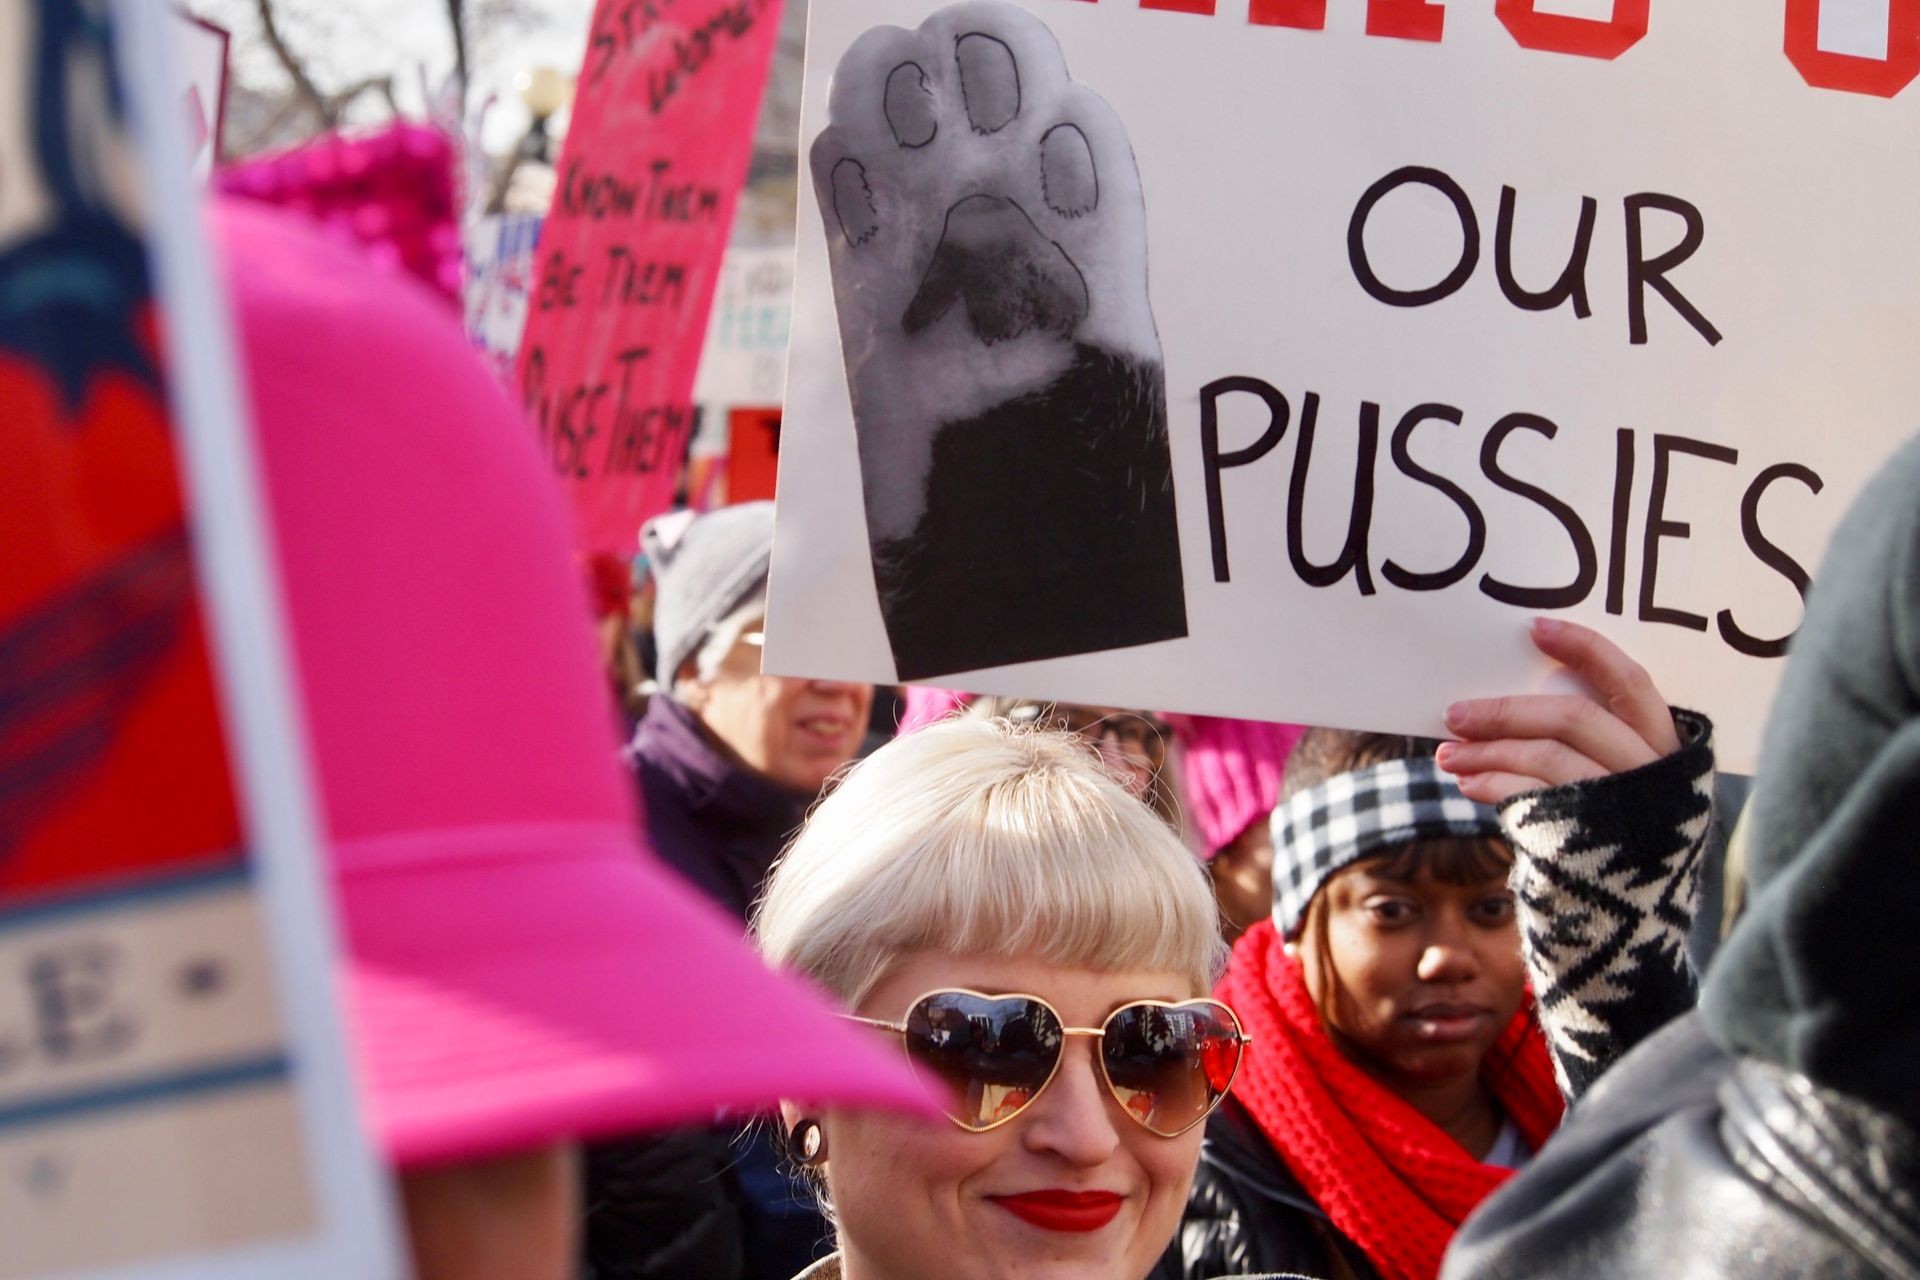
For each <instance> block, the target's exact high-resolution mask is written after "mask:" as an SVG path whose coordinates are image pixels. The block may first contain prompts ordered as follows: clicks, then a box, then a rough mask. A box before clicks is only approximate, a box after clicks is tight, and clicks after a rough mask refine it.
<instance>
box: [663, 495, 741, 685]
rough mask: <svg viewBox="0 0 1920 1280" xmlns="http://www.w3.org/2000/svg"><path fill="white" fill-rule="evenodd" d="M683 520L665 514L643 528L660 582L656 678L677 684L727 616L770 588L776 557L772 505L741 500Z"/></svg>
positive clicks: (667, 683)
mask: <svg viewBox="0 0 1920 1280" xmlns="http://www.w3.org/2000/svg"><path fill="white" fill-rule="evenodd" d="M683 521H684V517H681V518H680V520H678V521H676V520H675V518H674V517H673V516H660V517H657V518H655V519H653V520H649V521H647V523H646V527H644V528H643V529H641V530H640V546H641V549H642V550H644V551H645V552H646V553H647V561H648V564H649V565H650V566H651V568H652V571H653V577H654V581H655V583H656V588H655V596H654V602H653V639H654V646H655V648H656V650H657V652H658V654H659V657H658V658H657V659H656V662H655V666H654V679H655V680H657V681H659V683H660V684H661V686H662V687H664V688H671V687H672V685H673V680H674V677H675V676H676V675H677V674H678V673H679V671H680V665H681V664H682V663H684V662H685V661H686V660H687V659H688V658H690V657H692V656H693V655H694V654H695V653H696V652H698V651H699V648H700V645H701V644H702V642H704V641H705V640H706V638H707V635H708V633H709V632H711V631H712V630H713V628H714V625H715V624H716V623H718V622H719V621H720V620H721V619H722V618H725V617H726V616H727V615H728V614H729V613H731V612H733V611H734V610H735V609H737V608H739V607H740V606H741V605H742V604H743V603H745V602H746V601H747V600H748V599H749V598H750V597H752V596H753V595H754V594H755V593H757V592H758V591H760V589H761V588H762V587H764V586H765V585H766V581H767V563H768V561H769V560H771V559H772V557H773V504H772V503H771V502H765V501H761V502H743V503H741V504H740V505H738V506H734V507H721V508H720V509H719V510H717V511H709V512H707V513H705V514H704V515H699V516H696V517H694V519H693V521H692V522H691V523H686V524H685V525H684V528H682V529H681V532H680V536H679V537H678V538H673V537H671V531H672V530H673V529H674V528H676V527H678V526H679V525H680V524H681V523H682V522H683Z"/></svg>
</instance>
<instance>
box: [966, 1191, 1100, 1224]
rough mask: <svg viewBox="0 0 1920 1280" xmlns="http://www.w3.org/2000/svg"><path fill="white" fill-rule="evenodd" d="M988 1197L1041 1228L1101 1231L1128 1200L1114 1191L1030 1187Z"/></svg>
mask: <svg viewBox="0 0 1920 1280" xmlns="http://www.w3.org/2000/svg"><path fill="white" fill-rule="evenodd" d="M987 1198H988V1199H990V1200H992V1201H993V1202H994V1203H995V1204H997V1205H999V1206H1000V1207H1001V1208H1002V1209H1005V1210H1006V1211H1007V1212H1008V1213H1010V1214H1012V1215H1013V1216H1014V1217H1016V1218H1018V1219H1020V1221H1022V1222H1024V1223H1026V1224H1028V1225H1029V1226H1034V1227H1039V1228H1040V1229H1041V1230H1042V1231H1098V1230H1099V1229H1100V1228H1102V1227H1104V1226H1106V1225H1107V1224H1108V1223H1109V1222H1112V1221H1113V1220H1114V1218H1116V1217H1117V1216H1119V1213H1120V1205H1121V1204H1122V1203H1123V1202H1124V1201H1125V1200H1126V1197H1125V1196H1121V1195H1115V1194H1114V1193H1113V1192H1111V1191H1029V1192H1027V1193H1026V1194H1024V1195H1017V1196H989V1197H987Z"/></svg>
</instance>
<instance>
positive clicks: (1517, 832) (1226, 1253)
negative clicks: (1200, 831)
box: [1156, 619, 1713, 1280]
mask: <svg viewBox="0 0 1920 1280" xmlns="http://www.w3.org/2000/svg"><path fill="white" fill-rule="evenodd" d="M1533 640H1534V643H1535V645H1536V646H1537V647H1538V648H1539V649H1540V651H1541V652H1542V653H1544V654H1546V655H1547V656H1548V657H1549V658H1552V659H1554V660H1555V661H1557V662H1559V663H1561V664H1563V665H1564V666H1565V667H1567V668H1568V669H1569V670H1570V671H1571V673H1572V674H1573V675H1574V676H1575V677H1576V678H1577V680H1578V681H1579V683H1580V684H1581V685H1582V686H1584V690H1585V692H1583V693H1581V694H1567V695H1548V694H1538V695H1527V696H1521V697H1513V698H1501V699H1488V700H1482V701H1473V702H1463V703H1458V704H1456V705H1454V706H1452V707H1449V708H1448V709H1447V713H1446V722H1447V725H1448V727H1449V728H1450V729H1451V730H1452V731H1453V732H1454V733H1455V734H1456V735H1457V738H1458V740H1457V741H1453V742H1448V743H1444V744H1442V743H1437V742H1432V741H1424V740H1421V739H1416V738H1405V737H1393V736H1388V735H1384V734H1368V733H1358V732H1348V731H1339V730H1330V729H1314V730H1310V731H1308V733H1307V735H1306V736H1305V737H1304V738H1303V739H1301V741H1300V744H1299V746H1298V747H1296V748H1295V750H1294V753H1293V755H1292V757H1291V758H1290V759H1289V761H1288V764H1287V774H1286V782H1285V787H1286V790H1285V794H1284V795H1283V797H1282V800H1281V803H1280V806H1279V807H1278V808H1277V809H1276V810H1275V811H1274V815H1273V819H1272V822H1273V847H1274V871H1273V882H1274V906H1273V917H1272V919H1271V920H1268V921H1265V922H1262V923H1261V924H1259V925H1256V926H1254V927H1253V928H1252V929H1250V930H1249V931H1248V932H1247V933H1246V934H1245V935H1244V936H1243V937H1242V938H1241V939H1240V941H1239V942H1238V943H1237V944H1236V945H1235V947H1234V951H1233V958H1232V961H1231V963H1230V964H1229V966H1228V970H1227V976H1226V978H1225V980H1224V981H1223V982H1222V983H1221V985H1220V987H1219V988H1218V990H1217V991H1216V994H1217V995H1218V996H1219V997H1220V998H1221V999H1222V1000H1224V1001H1226V1002H1227V1003H1229V1004H1231V1005H1232V1006H1233V1007H1234V1009H1235V1010H1236V1011H1238V1012H1239V1013H1240V1016H1241V1018H1242V1019H1243V1021H1244V1022H1245V1024H1246V1029H1247V1031H1248V1033H1249V1034H1250V1035H1251V1036H1252V1037H1253V1043H1252V1045H1251V1046H1250V1047H1249V1049H1248V1051H1247V1054H1246V1057H1245V1062H1244V1064H1243V1066H1242V1069H1241V1072H1240V1076H1239V1078H1238V1080H1237V1081H1236V1083H1235V1086H1234V1091H1233V1096H1232V1098H1230V1099H1229V1100H1228V1101H1227V1103H1226V1105H1225V1106H1224V1107H1222V1108H1221V1110H1220V1111H1218V1112H1216V1113H1215V1115H1214V1116H1213V1117H1212V1119H1211V1120H1210V1121H1209V1122H1208V1130H1207V1141H1206V1144H1205V1146H1204V1148H1203V1151H1202V1156H1201V1163H1200V1170H1199V1173H1198V1175H1197V1177H1196V1179H1195V1181H1194V1187H1193V1191H1192V1193H1191V1196H1190V1198H1189V1200H1188V1209H1187V1215H1186V1218H1185V1220H1184V1222H1183V1224H1182V1227H1181V1231H1180V1233H1179V1235H1178V1236H1177V1237H1176V1239H1175V1242H1174V1247H1173V1248H1172V1250H1170V1251H1169V1253H1168V1255H1167V1257H1166V1258H1165V1259H1163V1261H1162V1264H1161V1268H1160V1270H1159V1272H1157V1273H1156V1276H1157V1278H1158V1280H1206V1278H1210V1277H1216V1276H1223V1275H1243V1274H1248V1273H1253V1272H1269V1271H1277V1272H1298V1273H1301V1274H1304V1275H1311V1276H1321V1277H1353V1278H1355V1280H1372V1278H1374V1277H1380V1278H1384V1280H1433V1277H1435V1276H1436V1275H1437V1274H1438V1272H1439V1269H1440V1262H1441V1258H1442V1255H1443V1254H1444V1253H1445V1251H1446V1247H1447V1243H1448V1241H1449V1240H1450V1239H1451V1238H1452V1236H1453V1234H1454V1231H1455V1230H1456V1229H1457V1228H1458V1226H1459V1224H1460V1223H1461V1221H1462V1220H1464V1219H1465V1218H1466V1216H1467V1214H1468V1213H1470V1212H1471V1211H1472V1210H1473V1209H1474V1207H1475V1206H1476V1205H1478V1204H1479V1203H1480V1201H1481V1200H1482V1199H1484V1198H1485V1197H1486V1196H1487V1195H1488V1194H1489V1193H1491V1192H1492V1191H1493V1190H1494V1189H1495V1188H1496V1187H1498V1186H1499V1185H1500V1184H1501V1183H1502V1182H1504V1181H1505V1180H1506V1179H1507V1178H1508V1177H1510V1176H1511V1175H1512V1173H1513V1171H1514V1170H1515V1169H1517V1168H1518V1167H1520V1166H1521V1165H1522V1164H1524V1163H1525V1162H1526V1161H1527V1160H1528V1159H1529V1157H1530V1156H1531V1155H1532V1153H1533V1152H1534V1151H1535V1150H1537V1149H1538V1148H1539V1146H1540V1145H1541V1143H1542V1142H1544V1141H1545V1139H1546V1138H1547V1136H1548V1135H1549V1134H1550V1133H1552V1132H1553V1130H1554V1128H1555V1127H1556V1126H1557V1125H1558V1124H1559V1121H1560V1117H1561V1114H1562V1110H1563V1105H1564V1104H1563V1093H1564V1094H1565V1096H1566V1097H1572V1096H1575V1095H1576V1094H1577V1093H1578V1092H1579V1090H1580V1089H1582V1088H1584V1087H1585V1085H1586V1084H1587V1083H1588V1082H1590V1081H1591V1080H1593V1079H1594V1078H1595V1077H1596V1076H1598V1074H1599V1073H1600V1071H1601V1070H1602V1069H1603V1068H1604V1067H1605V1065H1606V1064H1607V1063H1608V1062H1611V1061H1612V1060H1613V1059H1615V1058H1616V1057H1618V1056H1619V1055H1620V1054H1621V1053H1624V1052H1625V1051H1626V1049H1628V1048H1630V1047H1632V1044H1633V1042H1634V1041H1635V1040H1636V1039H1638V1038H1639V1037H1640V1036H1642V1035H1644V1034H1645V1033H1646V1032H1647V1031H1649V1030H1651V1029H1653V1028H1655V1027H1657V1026H1659V1025H1660V1023H1661V1022H1663V1021H1664V1020H1665V1019H1666V1018H1667V1017H1668V1016H1671V1015H1673V1014H1677V1013H1679V1012H1681V1011H1684V1010H1685V1009H1686V1008H1688V1007H1690V1006H1691V1004H1692V1000H1693V984H1692V978H1691V976H1690V974H1689V973H1688V971H1687V969H1686V966H1685V963H1684V960H1683V956H1682V952H1681V946H1682V942H1683V940H1684V936H1685V929H1686V924H1687V923H1688V922H1689V920H1690V916H1691V905H1692V898H1693V896H1694V893H1695V876H1694V871H1695V868H1696V866H1697V863H1698V859H1699V855H1700V852H1701V848H1702V846H1703V845H1704V842H1705V837H1706V831H1707V828H1708V826H1709V825H1710V817H1711V808H1712V806H1711V795H1712V792H1711V783H1712V766H1713V762H1712V755H1711V748H1710V743H1709V736H1710V726H1709V725H1708V724H1707V722H1706V721H1705V720H1704V719H1703V718H1701V717H1699V716H1697V715H1694V714H1693V713H1690V712H1685V711H1676V710H1674V709H1672V708H1669V707H1668V706H1667V704H1666V702H1665V700H1664V699H1663V698H1661V696H1660V694H1659V692H1658V690H1656V689H1655V688H1654V687H1653V684H1652V682H1651V681H1650V680H1649V679H1648V678H1647V675H1646V673H1645V672H1644V671H1643V670H1642V669H1641V668H1640V667H1639V666H1638V665H1636V664H1635V663H1634V662H1633V661H1632V660H1630V659H1629V658H1628V657H1627V656H1626V655H1625V654H1623V653H1622V652H1621V651H1620V650H1619V649H1618V648H1616V647H1615V646H1614V645H1613V644H1612V643H1610V642H1609V641H1607V640H1606V639H1604V638H1603V637H1601V636H1600V635H1599V634H1598V633H1596V632H1593V631H1590V630H1588V629H1587V628H1585V627H1582V626H1578V625H1576V624H1573V623H1562V622H1553V621H1549V620H1544V619H1543V620H1540V621H1537V622H1536V623H1535V624H1534V626H1533ZM1628 868H1635V869H1641V868H1651V869H1653V872H1652V873H1651V874H1648V873H1645V872H1643V871H1635V872H1634V873H1632V874H1629V873H1627V870H1626V869H1628ZM1523 931H1525V933H1526V935H1527V944H1528V945H1527V947H1526V951H1525V955H1524V958H1523V952H1522V946H1521V940H1522V932H1523ZM1543 1009H1544V1010H1548V1011H1549V1013H1548V1014H1547V1015H1546V1017H1545V1019H1544V1021H1545V1025H1544V1026H1543V1019H1542V1016H1541V1013H1540V1011H1541V1010H1543Z"/></svg>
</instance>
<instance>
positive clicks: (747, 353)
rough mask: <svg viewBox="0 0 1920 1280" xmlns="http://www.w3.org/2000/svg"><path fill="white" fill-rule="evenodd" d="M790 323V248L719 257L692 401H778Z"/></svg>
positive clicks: (732, 252)
mask: <svg viewBox="0 0 1920 1280" xmlns="http://www.w3.org/2000/svg"><path fill="white" fill-rule="evenodd" d="M792 324H793V253H792V251H791V250H789V249H784V248H781V249H759V248H732V249H728V250H727V252H726V254H725V255H724V256H723V257H722V258H721V259H720V283H719V285H718V287H717V288H716V289H715V290H714V294H713V312H712V314H711V315H709V316H708V318H707V341H706V343H705V345H703V346H702V347H701V348H700V371H699V373H697V374H696V375H695V376H694V380H693V398H694V400H695V401H697V402H698V403H700V404H702V405H717V406H731V405H777V404H779V403H780V397H781V394H782V392H783V390H784V388H785V384H786V378H787V338H788V334H789V332H790V330H791V328H792Z"/></svg>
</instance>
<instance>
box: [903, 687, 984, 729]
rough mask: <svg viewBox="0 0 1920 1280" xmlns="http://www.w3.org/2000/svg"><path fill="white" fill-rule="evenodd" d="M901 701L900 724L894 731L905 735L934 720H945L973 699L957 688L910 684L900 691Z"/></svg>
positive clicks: (922, 727)
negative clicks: (902, 704)
mask: <svg viewBox="0 0 1920 1280" xmlns="http://www.w3.org/2000/svg"><path fill="white" fill-rule="evenodd" d="M901 701H902V702H904V703H905V704H906V705H905V706H903V707H902V708H901V710H900V724H899V727H898V728H897V729H896V732H897V733H899V734H902V735H905V734H909V733H912V732H913V731H914V730H915V729H924V728H926V727H927V726H928V725H930V724H933V723H934V722H935V721H939V720H945V719H946V718H947V717H948V716H950V715H952V714H953V713H954V712H956V711H959V710H962V709H963V708H965V707H966V705H967V704H968V703H969V702H971V701H973V695H972V694H970V693H962V692H960V691H959V690H958V689H936V688H934V687H933V686H932V685H919V684H910V685H908V686H907V687H906V690H905V691H904V692H903V693H902V695H901Z"/></svg>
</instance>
